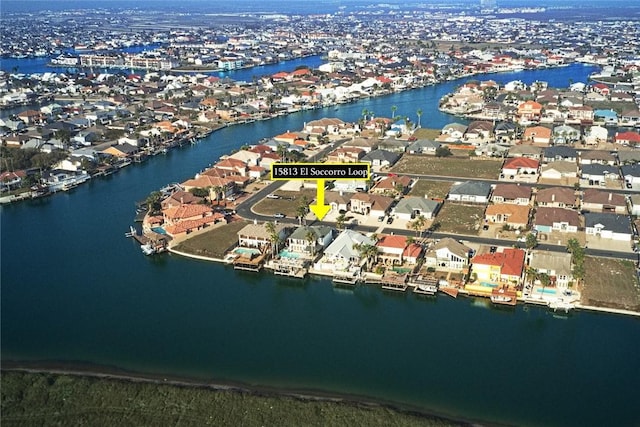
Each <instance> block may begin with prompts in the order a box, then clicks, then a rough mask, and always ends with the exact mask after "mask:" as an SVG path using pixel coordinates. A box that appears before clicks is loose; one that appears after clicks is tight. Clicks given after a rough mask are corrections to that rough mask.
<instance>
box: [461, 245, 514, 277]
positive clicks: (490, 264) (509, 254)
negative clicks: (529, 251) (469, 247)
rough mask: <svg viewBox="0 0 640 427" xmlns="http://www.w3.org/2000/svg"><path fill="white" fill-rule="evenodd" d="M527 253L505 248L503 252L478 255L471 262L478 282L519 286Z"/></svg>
mask: <svg viewBox="0 0 640 427" xmlns="http://www.w3.org/2000/svg"><path fill="white" fill-rule="evenodd" d="M524 258H525V251H523V250H522V249H514V248H504V250H503V251H502V252H494V253H483V254H478V255H476V256H474V257H473V259H472V260H471V265H472V267H471V269H472V271H473V273H474V274H475V276H476V282H480V283H483V282H484V283H487V282H488V283H495V284H512V285H518V284H519V283H520V282H521V280H522V272H523V270H524Z"/></svg>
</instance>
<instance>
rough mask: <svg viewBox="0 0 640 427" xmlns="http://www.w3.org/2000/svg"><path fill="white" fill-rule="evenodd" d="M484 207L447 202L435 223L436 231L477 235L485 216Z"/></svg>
mask: <svg viewBox="0 0 640 427" xmlns="http://www.w3.org/2000/svg"><path fill="white" fill-rule="evenodd" d="M484 208H485V207H484V205H482V206H466V205H457V204H453V203H445V204H444V205H443V206H442V209H440V212H439V213H438V216H437V217H436V219H435V221H434V223H433V228H434V231H439V232H444V233H456V234H471V235H477V234H478V231H479V225H480V224H481V223H482V219H483V218H484Z"/></svg>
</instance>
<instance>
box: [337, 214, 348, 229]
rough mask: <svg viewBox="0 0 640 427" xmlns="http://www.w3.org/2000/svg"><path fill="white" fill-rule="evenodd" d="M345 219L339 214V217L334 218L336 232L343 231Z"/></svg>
mask: <svg viewBox="0 0 640 427" xmlns="http://www.w3.org/2000/svg"><path fill="white" fill-rule="evenodd" d="M346 220H347V217H346V216H345V215H344V214H343V213H341V214H340V215H338V217H337V218H336V228H337V229H338V230H344V223H345V222H346Z"/></svg>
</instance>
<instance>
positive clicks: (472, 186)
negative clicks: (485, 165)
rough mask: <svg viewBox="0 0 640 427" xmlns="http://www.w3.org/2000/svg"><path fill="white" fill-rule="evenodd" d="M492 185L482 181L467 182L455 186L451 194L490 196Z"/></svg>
mask: <svg viewBox="0 0 640 427" xmlns="http://www.w3.org/2000/svg"><path fill="white" fill-rule="evenodd" d="M490 192H491V184H489V183H488V182H482V181H466V182H462V183H460V184H454V185H453V187H451V190H450V191H449V194H466V195H470V196H489V193H490Z"/></svg>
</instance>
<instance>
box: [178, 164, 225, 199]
mask: <svg viewBox="0 0 640 427" xmlns="http://www.w3.org/2000/svg"><path fill="white" fill-rule="evenodd" d="M214 171H215V169H209V170H207V171H206V173H203V174H201V175H197V176H196V177H195V178H193V179H189V180H186V181H184V182H183V183H182V187H183V188H184V189H185V191H189V190H191V189H193V188H206V189H209V198H210V199H211V200H219V199H224V198H225V197H228V196H230V195H232V194H233V193H234V191H235V189H236V184H235V182H234V181H233V180H231V179H229V178H226V177H222V176H212V175H209V173H213V172H214Z"/></svg>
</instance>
